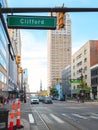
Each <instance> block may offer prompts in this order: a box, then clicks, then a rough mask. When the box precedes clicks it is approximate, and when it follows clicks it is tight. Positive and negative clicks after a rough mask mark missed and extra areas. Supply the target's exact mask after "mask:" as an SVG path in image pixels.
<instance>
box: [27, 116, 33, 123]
mask: <svg viewBox="0 0 98 130" xmlns="http://www.w3.org/2000/svg"><path fill="white" fill-rule="evenodd" d="M28 117H29V122H30V123H34V118H33V116H32V114H28Z"/></svg>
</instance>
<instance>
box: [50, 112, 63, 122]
mask: <svg viewBox="0 0 98 130" xmlns="http://www.w3.org/2000/svg"><path fill="white" fill-rule="evenodd" d="M50 116H51V117H52V118H53V119H55V120H56V121H57V122H58V123H64V121H63V120H61V119H60V118H59V117H57V116H55V115H53V114H50Z"/></svg>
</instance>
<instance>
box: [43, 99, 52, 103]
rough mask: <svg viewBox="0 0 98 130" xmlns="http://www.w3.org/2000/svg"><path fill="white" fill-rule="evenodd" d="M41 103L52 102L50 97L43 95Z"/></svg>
mask: <svg viewBox="0 0 98 130" xmlns="http://www.w3.org/2000/svg"><path fill="white" fill-rule="evenodd" d="M43 103H46V104H52V103H53V102H52V99H51V97H45V98H44V101H43Z"/></svg>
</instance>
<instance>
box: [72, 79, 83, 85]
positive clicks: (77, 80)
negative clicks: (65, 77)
mask: <svg viewBox="0 0 98 130" xmlns="http://www.w3.org/2000/svg"><path fill="white" fill-rule="evenodd" d="M70 83H73V84H76V83H81V80H80V79H70Z"/></svg>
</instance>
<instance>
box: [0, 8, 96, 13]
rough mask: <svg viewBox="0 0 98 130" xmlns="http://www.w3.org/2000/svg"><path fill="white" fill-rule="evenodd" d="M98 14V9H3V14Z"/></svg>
mask: <svg viewBox="0 0 98 130" xmlns="http://www.w3.org/2000/svg"><path fill="white" fill-rule="evenodd" d="M32 12H34V13H42V12H64V13H65V12H98V8H67V7H63V8H62V7H58V8H57V7H55V8H1V13H32Z"/></svg>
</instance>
